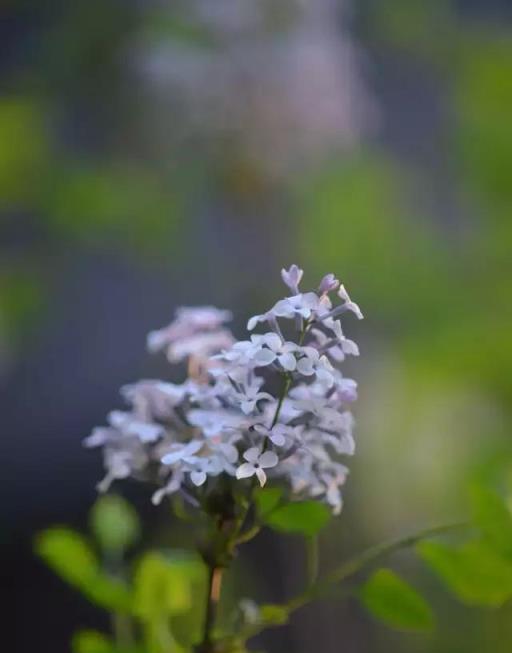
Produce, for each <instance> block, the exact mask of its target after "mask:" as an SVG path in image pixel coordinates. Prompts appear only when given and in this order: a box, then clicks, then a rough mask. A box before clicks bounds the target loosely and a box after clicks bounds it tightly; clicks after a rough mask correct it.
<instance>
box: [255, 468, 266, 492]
mask: <svg viewBox="0 0 512 653" xmlns="http://www.w3.org/2000/svg"><path fill="white" fill-rule="evenodd" d="M254 471H255V472H256V476H257V477H258V481H259V482H260V485H261V487H263V486H264V485H265V483H266V482H267V475H266V474H265V472H264V471H263V470H262V469H261V467H257V468H256V469H255V470H254Z"/></svg>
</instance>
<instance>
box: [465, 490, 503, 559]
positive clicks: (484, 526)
mask: <svg viewBox="0 0 512 653" xmlns="http://www.w3.org/2000/svg"><path fill="white" fill-rule="evenodd" d="M471 505H472V512H473V519H474V521H475V524H476V525H477V526H478V527H479V528H480V529H481V530H482V533H483V534H484V535H485V536H486V538H487V539H488V540H489V542H490V543H491V544H492V546H493V547H495V548H496V549H497V550H498V551H499V552H500V553H502V554H503V555H505V556H512V513H511V512H510V510H509V508H508V506H507V505H506V503H505V501H504V500H503V499H502V498H501V497H500V496H499V494H498V493H497V492H495V491H494V490H491V489H490V488H486V487H482V486H475V487H473V488H472V489H471Z"/></svg>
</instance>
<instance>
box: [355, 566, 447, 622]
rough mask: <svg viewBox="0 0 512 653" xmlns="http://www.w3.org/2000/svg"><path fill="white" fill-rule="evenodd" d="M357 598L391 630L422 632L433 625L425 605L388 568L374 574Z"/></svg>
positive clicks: (410, 588)
mask: <svg viewBox="0 0 512 653" xmlns="http://www.w3.org/2000/svg"><path fill="white" fill-rule="evenodd" d="M359 597H360V599H361V601H362V602H363V604H364V606H365V607H366V608H367V610H369V612H371V613H372V615H373V616H374V617H376V618H377V619H380V620H381V621H383V622H384V623H385V624H386V625H388V626H391V627H392V628H398V629H401V630H419V631H425V630H430V629H432V627H433V625H434V616H433V614H432V610H431V608H430V606H429V604H428V603H427V602H426V601H425V599H424V598H423V597H422V596H421V595H420V594H418V592H417V591H416V590H415V589H413V588H412V587H411V586H410V585H408V584H407V583H405V582H404V581H403V580H402V579H401V578H399V577H398V576H397V575H396V574H395V573H394V572H393V571H391V570H390V569H379V570H378V571H376V572H375V573H374V574H373V576H371V578H370V579H369V580H368V581H367V582H366V583H365V584H364V586H363V587H362V588H361V590H360V592H359Z"/></svg>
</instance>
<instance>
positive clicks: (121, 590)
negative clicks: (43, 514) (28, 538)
mask: <svg viewBox="0 0 512 653" xmlns="http://www.w3.org/2000/svg"><path fill="white" fill-rule="evenodd" d="M35 550H36V553H37V554H38V555H39V556H40V557H41V558H42V559H43V560H44V561H45V562H46V564H47V565H48V566H49V567H50V568H51V569H53V571H55V572H56V573H57V574H58V575H59V576H60V577H61V578H62V579H63V580H65V581H67V582H68V583H69V584H70V585H73V586H74V587H76V588H77V589H79V590H80V591H81V592H83V594H84V595H85V596H87V598H88V599H89V600H90V601H92V602H93V603H96V604H98V605H100V606H102V607H104V608H106V609H108V610H119V611H124V612H128V611H129V610H130V607H131V597H130V593H129V591H128V589H127V588H126V587H125V585H124V584H123V583H121V582H120V581H118V580H117V579H114V578H110V577H109V576H107V575H105V574H103V573H102V572H101V570H100V568H99V564H98V560H97V558H96V556H95V554H94V552H93V551H92V549H91V548H90V546H89V544H88V542H87V540H86V539H85V538H84V537H83V536H82V535H80V534H79V533H76V532H75V531H72V530H70V529H67V528H60V527H55V528H50V529H48V530H46V531H43V532H42V533H40V534H39V535H38V536H37V538H36V542H35Z"/></svg>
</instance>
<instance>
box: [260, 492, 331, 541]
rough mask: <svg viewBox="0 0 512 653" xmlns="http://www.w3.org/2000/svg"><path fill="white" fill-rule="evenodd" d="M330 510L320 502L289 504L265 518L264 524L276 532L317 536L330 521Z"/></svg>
mask: <svg viewBox="0 0 512 653" xmlns="http://www.w3.org/2000/svg"><path fill="white" fill-rule="evenodd" d="M330 517H331V512H330V510H329V508H328V507H327V506H326V505H324V504H323V503H319V502H318V501H298V502H295V503H287V504H285V505H284V506H281V507H279V508H276V509H275V510H272V511H271V512H270V513H268V514H267V515H266V516H264V522H265V523H266V524H267V526H270V527H271V528H273V529H274V530H276V531H281V532H283V533H301V534H302V535H306V536H313V535H316V534H317V533H318V532H319V531H320V530H321V529H322V528H323V527H324V526H325V525H326V524H327V522H328V521H329V519H330Z"/></svg>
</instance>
